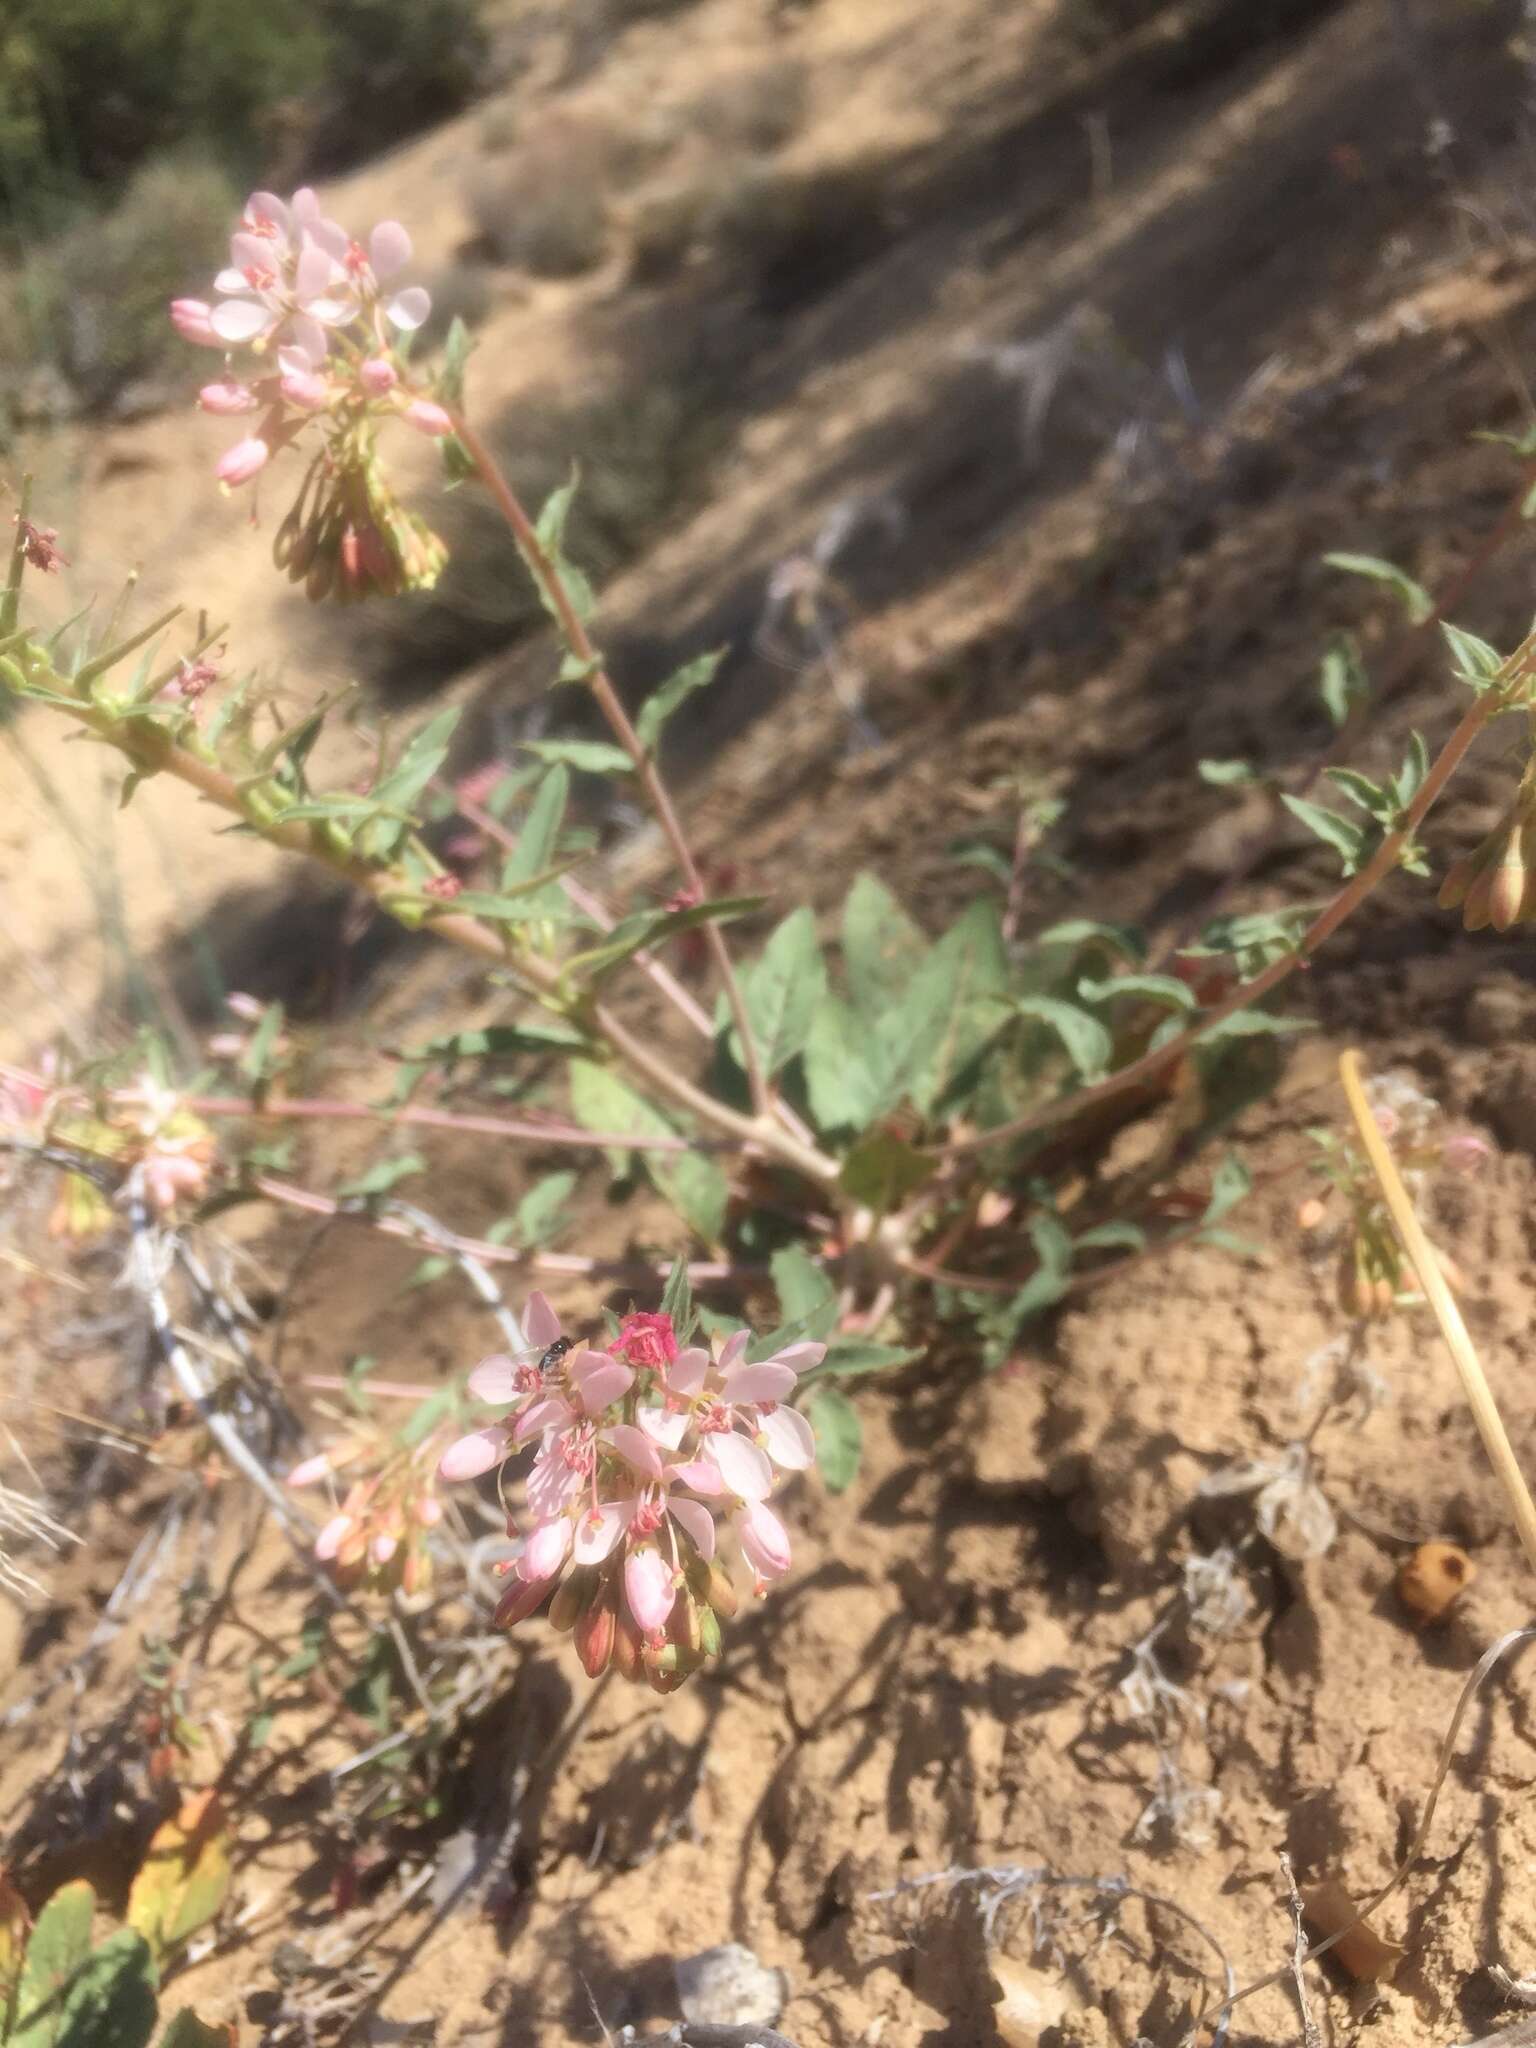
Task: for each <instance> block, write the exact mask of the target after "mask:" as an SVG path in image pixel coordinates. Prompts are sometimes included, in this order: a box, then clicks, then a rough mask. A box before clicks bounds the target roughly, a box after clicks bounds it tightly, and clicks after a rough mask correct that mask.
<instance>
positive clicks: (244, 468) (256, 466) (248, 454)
mask: <svg viewBox="0 0 1536 2048" xmlns="http://www.w3.org/2000/svg"><path fill="white" fill-rule="evenodd" d="M271 454H272V451H271V449H270V448H269V447H268V446H267V444H266V442H265V441H263V440H262V439H261V437H260V436H259V435H257V434H250V435H247V437H246V438H245V440H243V441H237V442H236V443H235V445H234V447H233V448H226V449H225V451H224V453H223V455H222V456H220V458H219V461H218V463H217V465H216V466H215V469H214V475H215V476H216V477H217V478H218V480H219V482H220V483H221V484H222V485H223V486H224V488H225V489H226V490H233V489H234V488H235V486H236V485H238V484H248V483H249V482H250V480H251V478H252V477H253V476H255V475H256V473H257V472H258V470H262V469H265V468H266V466H267V463H268V460H269V459H270V457H271Z"/></svg>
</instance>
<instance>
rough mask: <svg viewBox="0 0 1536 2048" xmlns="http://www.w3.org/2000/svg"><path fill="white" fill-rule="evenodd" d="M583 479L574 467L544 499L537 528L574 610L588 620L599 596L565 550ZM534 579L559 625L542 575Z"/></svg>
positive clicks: (546, 606) (582, 619)
mask: <svg viewBox="0 0 1536 2048" xmlns="http://www.w3.org/2000/svg"><path fill="white" fill-rule="evenodd" d="M580 481H581V477H580V473H579V471H577V470H575V469H572V471H571V480H570V482H569V483H564V484H561V485H560V487H559V489H558V490H554V491H551V492H550V494H549V496H548V497H547V498H546V499H545V501H544V509H543V511H542V512H541V513H540V514H539V517H538V523H537V527H536V529H535V530H536V531H537V533H538V536H539V541H540V543H541V545H542V546H543V549H544V552H545V553H546V554H547V555H548V556H549V557H550V558H551V560H552V561H553V562H554V565H555V568H556V570H557V571H558V572H559V576H560V580H561V582H562V583H563V584H564V585H565V594H566V596H567V597H568V598H569V599H570V602H571V609H572V611H573V612H575V614H576V616H577V618H578V619H580V620H581V621H582V623H583V624H585V623H586V621H587V620H588V619H590V618H591V616H592V614H593V613H594V612H595V611H596V609H597V600H596V599H595V598H594V596H593V595H592V585H591V584H590V583H589V582H588V581H587V578H586V576H585V574H584V573H583V572H582V571H581V570H580V569H578V568H577V567H576V564H575V563H574V562H573V561H571V559H570V558H569V556H568V555H567V554H566V552H565V529H566V524H567V522H568V520H569V519H570V516H571V507H572V505H573V504H574V503H575V501H576V488H577V485H578V484H579V483H580ZM534 583H535V585H536V586H537V588H538V593H539V598H540V601H541V602H542V604H543V606H544V609H545V610H546V611H547V612H548V613H549V615H550V617H551V618H552V619H553V620H554V621H555V623H556V624H557V625H558V624H559V621H560V614H559V612H558V611H557V610H556V608H555V606H554V604H553V603H552V602H551V600H550V597H549V593H548V592H547V591H546V590H545V588H544V584H543V579H542V578H540V577H538V576H535V577H534Z"/></svg>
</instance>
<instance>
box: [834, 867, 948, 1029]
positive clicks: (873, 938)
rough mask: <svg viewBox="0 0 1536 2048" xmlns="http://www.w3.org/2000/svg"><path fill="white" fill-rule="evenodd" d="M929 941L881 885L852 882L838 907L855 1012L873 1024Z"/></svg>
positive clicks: (866, 879) (864, 878)
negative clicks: (860, 1013)
mask: <svg viewBox="0 0 1536 2048" xmlns="http://www.w3.org/2000/svg"><path fill="white" fill-rule="evenodd" d="M927 951H928V941H927V940H926V939H925V938H924V936H923V934H922V933H921V932H920V931H919V930H918V928H917V926H916V925H915V924H914V923H913V921H912V919H911V918H910V917H908V915H907V913H906V912H905V911H904V910H903V909H902V907H901V905H900V904H899V903H898V902H897V901H896V898H895V897H894V896H893V895H892V894H891V892H890V890H889V889H887V887H886V886H885V884H884V882H881V881H879V880H877V879H876V877H875V876H874V875H870V874H861V875H859V876H857V877H856V878H855V881H854V884H853V887H852V888H851V889H850V890H849V891H848V900H847V902H846V903H845V904H844V905H843V961H844V964H845V966H846V967H847V969H848V986H849V988H850V990H851V991H852V994H853V1000H854V1004H855V1006H856V1007H857V1008H858V1009H859V1010H861V1011H862V1012H863V1014H864V1016H865V1017H866V1018H868V1019H871V1020H874V1019H877V1018H879V1017H882V1016H884V1015H885V1013H886V1011H887V1010H888V1009H889V1007H890V1006H891V1004H892V1003H894V1002H896V1001H897V1000H899V998H900V997H901V995H902V993H903V991H904V990H905V988H906V986H907V984H908V982H909V981H910V979H911V976H912V973H913V971H914V969H915V968H916V966H917V964H918V962H919V961H920V960H922V959H923V958H924V957H925V955H926V954H927Z"/></svg>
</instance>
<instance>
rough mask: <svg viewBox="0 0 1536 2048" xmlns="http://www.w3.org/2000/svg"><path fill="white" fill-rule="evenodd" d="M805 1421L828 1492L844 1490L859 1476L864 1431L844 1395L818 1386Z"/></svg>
mask: <svg viewBox="0 0 1536 2048" xmlns="http://www.w3.org/2000/svg"><path fill="white" fill-rule="evenodd" d="M805 1414H806V1420H807V1421H808V1422H809V1423H810V1425H811V1428H812V1429H813V1430H814V1431H815V1434H816V1461H817V1463H818V1464H819V1465H820V1467H821V1476H822V1479H823V1481H824V1483H825V1485H826V1489H827V1491H828V1493H844V1492H846V1491H847V1489H848V1488H849V1487H850V1486H852V1484H853V1482H854V1480H855V1479H857V1478H858V1476H859V1462H860V1460H861V1458H862V1457H863V1454H864V1431H863V1429H862V1427H861V1426H860V1423H859V1416H858V1411H857V1409H856V1408H855V1407H854V1405H853V1403H852V1402H851V1401H850V1400H849V1399H848V1397H847V1395H846V1394H840V1393H839V1392H838V1391H837V1389H836V1388H835V1387H821V1388H819V1389H818V1391H817V1392H816V1393H815V1394H813V1395H812V1396H811V1399H810V1400H809V1401H808V1402H807V1403H806V1410H805Z"/></svg>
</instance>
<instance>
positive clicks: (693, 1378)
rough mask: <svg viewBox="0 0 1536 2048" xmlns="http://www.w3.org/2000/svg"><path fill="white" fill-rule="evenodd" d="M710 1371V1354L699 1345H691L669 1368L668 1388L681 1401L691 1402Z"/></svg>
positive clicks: (667, 1376) (667, 1374)
mask: <svg viewBox="0 0 1536 2048" xmlns="http://www.w3.org/2000/svg"><path fill="white" fill-rule="evenodd" d="M708 1371H709V1353H708V1352H707V1351H704V1350H701V1349H700V1348H699V1346H698V1345H697V1344H690V1345H689V1346H688V1348H687V1350H686V1351H679V1353H678V1354H677V1356H676V1358H674V1359H673V1361H672V1363H671V1364H670V1365H669V1366H668V1367H667V1370H666V1381H667V1386H668V1388H669V1389H670V1390H671V1391H672V1392H673V1393H674V1394H676V1395H677V1396H678V1398H679V1399H680V1400H684V1401H691V1400H692V1399H693V1398H694V1396H695V1395H696V1394H698V1393H699V1392H701V1390H702V1389H703V1386H704V1375H705V1374H706V1373H707V1372H708Z"/></svg>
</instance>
